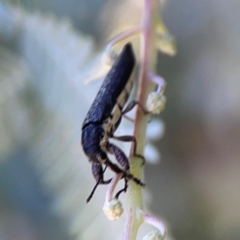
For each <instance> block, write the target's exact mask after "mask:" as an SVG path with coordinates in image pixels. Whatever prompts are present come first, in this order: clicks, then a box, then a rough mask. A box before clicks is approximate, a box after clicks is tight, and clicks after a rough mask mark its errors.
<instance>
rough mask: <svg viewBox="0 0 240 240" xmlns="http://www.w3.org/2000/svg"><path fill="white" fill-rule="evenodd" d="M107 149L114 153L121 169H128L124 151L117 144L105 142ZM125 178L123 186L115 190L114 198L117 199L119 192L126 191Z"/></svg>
mask: <svg viewBox="0 0 240 240" xmlns="http://www.w3.org/2000/svg"><path fill="white" fill-rule="evenodd" d="M107 150H108V151H109V152H110V153H112V154H114V155H115V157H116V159H117V161H118V163H119V164H120V165H121V167H123V169H124V170H125V171H128V170H129V162H128V158H127V157H126V155H125V153H124V152H123V151H122V150H121V149H119V148H118V147H117V146H115V145H114V144H112V143H108V144H107ZM127 182H128V181H127V179H126V178H125V185H124V188H123V189H121V190H120V191H118V192H117V194H116V195H115V198H116V199H118V197H119V196H120V194H121V193H122V192H126V191H127V188H128V184H127Z"/></svg>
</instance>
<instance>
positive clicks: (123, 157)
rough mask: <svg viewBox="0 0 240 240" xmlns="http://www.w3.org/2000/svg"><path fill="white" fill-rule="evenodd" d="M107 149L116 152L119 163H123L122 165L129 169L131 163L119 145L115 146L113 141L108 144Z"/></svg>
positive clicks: (126, 169)
mask: <svg viewBox="0 0 240 240" xmlns="http://www.w3.org/2000/svg"><path fill="white" fill-rule="evenodd" d="M107 150H108V151H109V152H110V153H112V154H114V155H115V157H116V159H117V161H118V163H119V164H120V165H121V167H122V168H123V169H124V170H125V171H128V170H129V163H128V158H127V157H126V155H125V153H124V152H123V151H122V150H121V149H120V148H118V147H117V146H115V145H114V144H112V143H109V142H108V144H107Z"/></svg>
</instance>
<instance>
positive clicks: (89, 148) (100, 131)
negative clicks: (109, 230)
mask: <svg viewBox="0 0 240 240" xmlns="http://www.w3.org/2000/svg"><path fill="white" fill-rule="evenodd" d="M134 64H135V57H134V53H133V50H132V47H131V44H127V45H126V46H125V47H124V49H123V50H122V52H121V53H120V55H119V56H118V58H117V59H116V61H115V63H114V65H113V66H112V68H111V69H110V71H109V72H108V74H107V76H106V78H105V80H104V82H103V84H102V86H101V88H100V90H99V92H98V94H97V96H96V98H95V100H94V102H93V104H92V106H91V108H90V110H89V111H88V113H87V116H86V118H85V120H84V122H83V125H82V147H83V150H84V152H85V154H86V155H87V156H88V158H89V161H90V162H91V163H92V164H93V166H92V173H93V175H94V177H95V179H96V181H97V182H98V183H101V184H104V183H108V182H109V181H104V179H103V173H104V171H103V169H102V166H101V165H102V164H105V165H106V166H107V167H109V168H110V169H112V170H113V171H114V172H117V173H122V174H123V177H124V178H125V179H133V180H134V181H135V182H137V183H138V184H140V185H142V183H141V182H140V180H138V179H136V178H134V177H133V176H132V175H131V174H129V173H127V172H126V171H127V170H129V163H128V159H127V157H126V156H125V154H124V153H123V152H122V151H121V150H120V149H119V148H118V147H116V146H115V145H113V144H111V143H109V142H108V140H109V138H111V137H113V138H114V136H113V134H114V132H115V131H116V129H117V128H118V126H119V124H120V122H121V118H122V115H123V107H124V105H125V103H126V102H127V100H128V97H129V94H130V92H131V90H132V86H133V78H131V77H130V76H131V73H132V70H133V68H134ZM132 138H133V137H132ZM134 140H135V139H134ZM122 141H124V139H123V140H122ZM126 141H133V140H132V139H130V140H126ZM107 153H111V154H114V155H115V157H116V159H117V161H118V163H119V164H120V165H121V167H123V170H122V169H120V168H119V167H118V166H117V165H115V164H113V163H112V162H111V161H110V160H109V159H108V157H107Z"/></svg>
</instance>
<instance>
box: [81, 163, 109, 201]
mask: <svg viewBox="0 0 240 240" xmlns="http://www.w3.org/2000/svg"><path fill="white" fill-rule="evenodd" d="M106 169H107V165H106V166H105V168H104V170H103V173H104V172H105V171H106ZM101 181H102V178H101V177H99V179H98V181H97V182H96V184H95V186H94V188H93V190H92V191H91V193H90V195H89V196H88V198H87V200H86V203H88V202H89V201H90V200H91V199H92V197H93V194H94V192H95V190H96V188H97V186H98V185H99V183H100V182H101Z"/></svg>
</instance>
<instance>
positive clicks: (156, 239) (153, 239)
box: [143, 230, 164, 240]
mask: <svg viewBox="0 0 240 240" xmlns="http://www.w3.org/2000/svg"><path fill="white" fill-rule="evenodd" d="M163 239H164V237H163V236H161V235H160V233H159V231H158V230H154V231H152V232H150V233H148V234H147V235H146V236H144V238H143V240H163Z"/></svg>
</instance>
